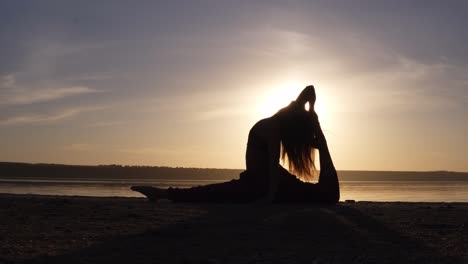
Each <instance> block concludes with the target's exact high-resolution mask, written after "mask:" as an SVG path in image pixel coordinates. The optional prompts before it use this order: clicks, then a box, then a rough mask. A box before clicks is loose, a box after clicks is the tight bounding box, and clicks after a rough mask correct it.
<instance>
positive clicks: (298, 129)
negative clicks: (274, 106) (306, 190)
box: [277, 102, 317, 181]
mask: <svg viewBox="0 0 468 264" xmlns="http://www.w3.org/2000/svg"><path fill="white" fill-rule="evenodd" d="M277 115H278V117H279V120H280V130H281V131H280V134H281V147H282V152H281V159H282V161H283V162H287V164H288V165H289V169H290V170H291V172H292V173H294V174H295V175H297V176H298V177H299V178H300V179H301V180H304V181H308V180H311V179H312V177H313V174H314V171H315V163H314V158H315V149H316V148H317V140H316V129H317V126H316V115H315V113H314V112H308V111H306V110H305V108H304V105H303V104H302V103H296V102H292V103H291V104H290V105H289V106H287V107H285V108H283V109H281V110H280V111H279V112H278V113H277Z"/></svg>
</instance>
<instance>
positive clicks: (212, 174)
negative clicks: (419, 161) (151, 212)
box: [0, 162, 468, 181]
mask: <svg viewBox="0 0 468 264" xmlns="http://www.w3.org/2000/svg"><path fill="white" fill-rule="evenodd" d="M241 172H242V170H241V169H211V168H181V167H176V168H173V167H161V166H122V165H97V166H91V165H64V164H43V163H38V164H33V163H18V162H0V178H4V179H13V178H16V179H17V178H26V179H38V178H50V179H77V178H79V179H94V180H96V179H99V180H106V179H107V180H111V179H112V180H121V179H129V180H135V179H148V180H149V179H159V180H161V179H168V180H169V179H170V180H187V179H191V180H197V179H200V180H230V179H236V178H238V177H239V173H241ZM338 174H339V177H340V180H342V181H468V172H451V171H349V170H342V171H338Z"/></svg>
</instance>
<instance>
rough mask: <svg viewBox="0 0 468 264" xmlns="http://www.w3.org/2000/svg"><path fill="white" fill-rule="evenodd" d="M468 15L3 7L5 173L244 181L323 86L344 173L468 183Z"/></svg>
mask: <svg viewBox="0 0 468 264" xmlns="http://www.w3.org/2000/svg"><path fill="white" fill-rule="evenodd" d="M467 12H468V2H466V1H451V0H448V1H418V0H415V1H378V0H377V1H376V0H373V1H359V0H357V1H294V0H291V1H275V0H271V1H267V0H265V1H227V0H226V1H118V0H115V1H114V0H113V1H90V0H83V1H48V0H44V1H15V0H6V1H1V3H0V58H1V59H0V161H15V162H32V163H65V164H90V165H91V164H124V165H154V166H177V167H210V168H236V169H243V168H245V164H244V163H245V149H246V142H247V135H248V132H249V129H250V128H251V127H252V126H253V125H254V124H255V122H257V121H258V120H260V119H262V118H266V117H268V116H270V115H272V114H274V113H275V112H276V111H277V110H278V109H280V108H281V107H283V106H286V105H287V104H288V103H289V102H290V101H292V100H294V99H295V97H296V96H297V95H298V94H299V92H300V91H301V90H302V89H303V88H304V87H305V86H306V85H309V84H313V85H314V86H315V87H316V91H317V112H318V115H319V119H320V122H321V124H322V128H323V129H324V132H325V136H326V137H327V141H328V144H329V148H330V152H331V154H332V157H333V160H334V162H335V166H336V168H337V169H339V170H394V171H403V170H410V171H429V170H450V171H468V155H467V149H468V140H467V135H468V122H467V120H468V119H467V116H468V52H467V49H466V45H467V44H466V43H467V40H468V27H467V25H468V17H467V16H466V13H467Z"/></svg>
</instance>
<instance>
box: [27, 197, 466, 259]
mask: <svg viewBox="0 0 468 264" xmlns="http://www.w3.org/2000/svg"><path fill="white" fill-rule="evenodd" d="M194 207H197V208H198V209H202V210H206V212H207V213H206V214H203V215H202V216H200V217H198V218H196V219H193V220H191V221H190V222H185V223H174V224H172V225H169V226H166V227H162V228H160V229H153V230H147V231H145V232H143V233H140V234H135V235H125V236H115V237H109V238H108V239H106V240H104V241H102V242H98V243H96V244H94V245H91V246H90V247H87V248H83V249H80V250H77V251H74V252H68V253H66V254H63V255H59V256H53V257H39V258H36V259H33V260H31V261H30V263H462V262H463V261H462V260H461V259H457V258H454V257H450V258H448V257H445V256H441V255H440V254H438V253H437V251H436V250H433V249H432V248H429V247H428V246H426V245H423V244H422V243H421V242H420V241H416V240H414V239H410V238H408V237H405V236H404V235H402V234H400V233H398V232H397V231H395V230H391V229H390V228H389V227H387V226H386V225H384V224H383V223H381V222H379V221H377V220H376V219H375V218H373V217H370V216H368V215H364V214H363V213H362V212H360V211H359V210H357V209H354V208H353V207H352V206H350V205H337V206H308V205H264V206H254V205H221V204H218V205H217V204H210V205H208V204H206V205H194Z"/></svg>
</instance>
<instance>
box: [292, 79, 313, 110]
mask: <svg viewBox="0 0 468 264" xmlns="http://www.w3.org/2000/svg"><path fill="white" fill-rule="evenodd" d="M315 100H316V95H315V88H314V86H313V85H309V86H306V88H304V90H302V92H301V93H300V94H299V96H298V97H297V99H296V102H297V103H299V104H301V105H305V104H306V103H309V105H310V109H309V111H313V109H314V105H315Z"/></svg>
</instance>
